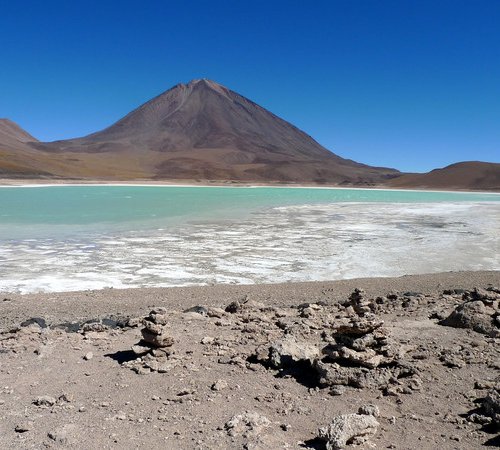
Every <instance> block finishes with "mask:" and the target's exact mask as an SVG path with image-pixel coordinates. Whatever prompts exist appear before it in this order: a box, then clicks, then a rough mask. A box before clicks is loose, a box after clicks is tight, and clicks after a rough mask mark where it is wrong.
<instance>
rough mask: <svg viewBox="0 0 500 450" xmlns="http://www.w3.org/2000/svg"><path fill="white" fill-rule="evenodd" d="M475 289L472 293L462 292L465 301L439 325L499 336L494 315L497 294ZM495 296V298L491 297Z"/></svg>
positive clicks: (497, 310) (496, 306)
mask: <svg viewBox="0 0 500 450" xmlns="http://www.w3.org/2000/svg"><path fill="white" fill-rule="evenodd" d="M484 292H485V293H486V294H485V293H483V290H479V289H475V290H474V291H473V293H472V294H470V295H467V294H464V298H465V300H466V301H465V302H464V303H462V304H461V305H459V306H457V308H455V310H454V311H453V312H452V313H451V314H450V315H449V316H448V317H447V318H446V319H444V320H443V321H441V322H440V324H441V325H445V326H448V327H455V328H470V329H472V330H474V331H476V332H478V333H482V334H486V335H488V336H490V337H500V324H499V323H498V321H497V320H496V317H497V315H498V312H499V308H500V300H499V299H498V298H496V297H497V296H498V297H499V298H500V295H499V294H496V293H494V296H493V295H490V294H489V291H484ZM493 297H495V299H493Z"/></svg>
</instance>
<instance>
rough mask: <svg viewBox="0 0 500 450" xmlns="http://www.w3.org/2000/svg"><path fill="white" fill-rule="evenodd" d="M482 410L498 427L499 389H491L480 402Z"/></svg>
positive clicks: (499, 409) (499, 423)
mask: <svg viewBox="0 0 500 450" xmlns="http://www.w3.org/2000/svg"><path fill="white" fill-rule="evenodd" d="M482 406H483V409H484V412H485V413H486V415H487V416H489V417H491V419H492V421H493V423H495V424H496V425H497V426H499V427H500V389H498V388H497V389H492V390H491V391H490V392H489V393H488V395H487V396H486V398H485V399H484V400H483V402H482Z"/></svg>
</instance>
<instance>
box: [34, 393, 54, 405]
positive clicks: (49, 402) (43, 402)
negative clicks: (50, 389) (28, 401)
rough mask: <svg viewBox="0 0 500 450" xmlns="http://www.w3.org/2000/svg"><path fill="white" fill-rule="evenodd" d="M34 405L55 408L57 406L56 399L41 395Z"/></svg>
mask: <svg viewBox="0 0 500 450" xmlns="http://www.w3.org/2000/svg"><path fill="white" fill-rule="evenodd" d="M33 403H34V404H35V405H36V406H45V407H49V406H54V405H55V404H56V399H55V398H54V397H50V396H48V395H41V396H40V397H37V398H36V399H35V400H34V401H33Z"/></svg>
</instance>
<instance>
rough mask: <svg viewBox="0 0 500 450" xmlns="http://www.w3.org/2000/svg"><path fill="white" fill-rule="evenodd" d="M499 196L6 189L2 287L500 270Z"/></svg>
mask: <svg viewBox="0 0 500 450" xmlns="http://www.w3.org/2000/svg"><path fill="white" fill-rule="evenodd" d="M499 224H500V194H488V193H458V192H430V191H396V190H368V189H321V188H269V187H255V188H250V187H173V186H44V187H3V188H0V291H1V290H3V291H18V292H36V291H58V290H80V289H97V288H104V287H118V288H119V287H144V286H174V285H175V286H178V285H189V284H207V283H260V282H280V281H306V280H322V279H340V278H353V277H358V276H392V275H403V274H406V273H424V272H437V271H447V270H460V269H463V270H485V269H500V260H499V259H500V256H499V253H500V251H499V250H500V249H499V238H498V236H499V235H500V225H499Z"/></svg>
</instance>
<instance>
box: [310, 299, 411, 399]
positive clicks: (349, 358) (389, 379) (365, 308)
mask: <svg viewBox="0 0 500 450" xmlns="http://www.w3.org/2000/svg"><path fill="white" fill-rule="evenodd" d="M343 306H344V308H345V313H346V317H344V318H341V319H339V320H338V321H335V323H334V324H333V326H332V329H331V335H328V334H327V335H326V336H325V337H326V339H327V340H330V343H329V344H328V345H327V346H326V347H324V348H323V349H322V354H323V355H324V357H323V358H322V359H317V360H316V361H315V363H314V366H315V369H316V370H317V372H318V374H319V383H320V385H321V386H323V387H328V386H332V387H334V386H338V385H344V386H352V387H356V388H373V387H375V388H379V389H384V390H386V391H387V393H394V394H395V395H396V394H397V393H399V392H405V393H410V392H411V391H412V390H418V389H419V387H420V385H421V380H420V379H419V378H418V377H417V375H416V371H415V370H414V369H413V368H411V367H409V366H408V365H407V364H404V363H403V361H402V358H403V356H404V352H403V351H402V350H403V349H402V348H401V347H399V346H395V345H391V342H390V340H389V332H388V330H387V329H386V328H384V327H383V324H384V322H383V321H382V320H380V319H378V318H377V317H376V316H375V315H374V314H373V313H372V311H373V309H374V308H375V306H374V304H373V301H371V300H368V299H367V298H366V297H365V295H364V292H363V291H362V290H360V289H356V290H355V291H354V292H353V293H352V294H351V296H350V297H349V300H348V301H347V302H345V303H344V305H343ZM402 379H404V382H405V385H403V383H402V381H400V380H402Z"/></svg>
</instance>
